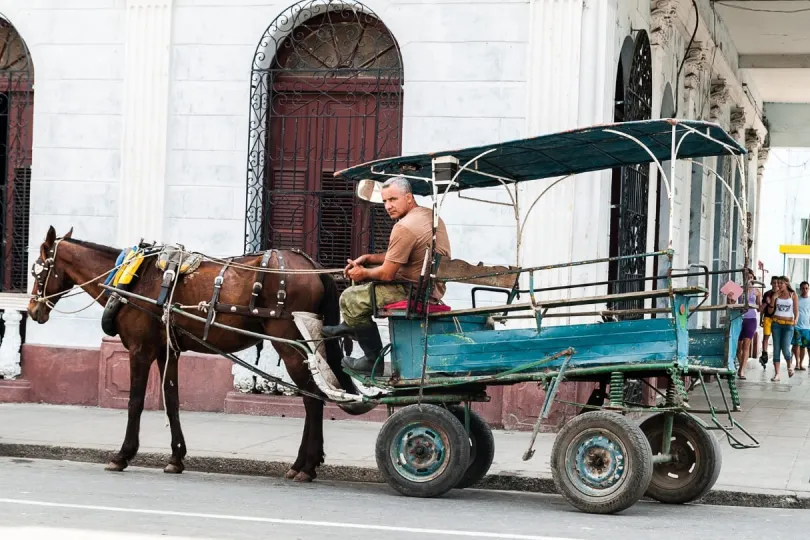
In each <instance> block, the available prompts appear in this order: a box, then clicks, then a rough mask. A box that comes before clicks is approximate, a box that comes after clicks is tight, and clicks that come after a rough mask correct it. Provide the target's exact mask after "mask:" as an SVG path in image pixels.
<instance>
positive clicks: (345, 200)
mask: <svg viewBox="0 0 810 540" xmlns="http://www.w3.org/2000/svg"><path fill="white" fill-rule="evenodd" d="M402 81H403V72H402V58H401V56H400V52H399V47H398V46H397V44H396V42H395V40H394V38H393V36H392V35H391V33H390V32H389V31H388V29H387V28H386V27H385V25H384V24H383V23H382V22H381V21H380V20H379V18H377V17H376V16H375V15H374V14H373V12H372V11H371V10H370V9H369V8H367V7H366V6H364V5H363V4H360V3H357V2H343V1H337V0H322V1H317V0H314V1H313V0H307V1H305V2H299V3H297V4H295V5H293V6H292V7H290V8H288V9H287V10H286V11H285V12H284V13H283V14H281V15H280V16H279V17H278V18H277V19H276V20H275V21H273V23H272V24H271V25H270V26H269V27H268V29H267V30H266V31H265V33H264V36H263V37H262V39H261V41H260V43H259V46H258V48H257V50H256V56H255V58H254V62H253V68H252V72H251V99H250V138H249V142H250V147H249V152H248V178H247V216H246V226H245V249H246V251H256V250H259V249H268V248H271V247H272V248H292V247H295V248H299V249H302V250H303V251H305V252H306V253H308V254H310V255H311V256H312V257H313V258H315V259H316V260H317V261H319V262H320V263H322V264H324V265H326V266H330V267H335V266H337V267H342V266H344V265H345V263H346V259H347V258H349V257H355V256H357V255H360V254H361V253H365V252H374V251H382V250H384V249H385V247H386V246H387V242H388V235H389V233H390V230H391V227H392V226H393V222H392V221H391V220H390V218H389V217H388V215H387V214H386V213H385V211H384V209H383V208H382V207H380V206H372V205H369V204H368V203H366V202H364V201H360V200H359V199H357V197H355V196H354V190H353V187H354V186H353V185H352V184H351V183H350V182H347V181H345V180H340V179H336V178H334V176H333V173H334V172H335V171H336V170H340V169H343V168H346V167H350V166H352V165H356V164H359V163H363V162H366V161H371V160H373V159H378V158H382V157H389V156H395V155H399V154H400V153H401V136H402V93H403V92H402Z"/></svg>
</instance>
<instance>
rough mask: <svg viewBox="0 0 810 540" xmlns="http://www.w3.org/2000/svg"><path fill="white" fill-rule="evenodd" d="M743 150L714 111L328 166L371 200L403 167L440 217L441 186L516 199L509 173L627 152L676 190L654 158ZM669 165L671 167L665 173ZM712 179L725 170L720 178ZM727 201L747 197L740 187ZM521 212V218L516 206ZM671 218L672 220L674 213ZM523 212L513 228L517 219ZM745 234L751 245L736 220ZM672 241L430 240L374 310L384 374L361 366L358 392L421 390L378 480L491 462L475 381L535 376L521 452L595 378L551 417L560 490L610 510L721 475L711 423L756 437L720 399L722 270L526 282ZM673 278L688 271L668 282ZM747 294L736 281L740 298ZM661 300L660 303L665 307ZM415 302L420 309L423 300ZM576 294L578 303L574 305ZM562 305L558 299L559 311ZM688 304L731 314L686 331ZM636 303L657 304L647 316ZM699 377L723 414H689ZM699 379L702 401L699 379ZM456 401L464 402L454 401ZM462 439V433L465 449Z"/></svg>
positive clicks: (732, 335)
mask: <svg viewBox="0 0 810 540" xmlns="http://www.w3.org/2000/svg"><path fill="white" fill-rule="evenodd" d="M744 153H745V150H744V149H743V148H741V147H740V146H739V145H738V144H737V143H736V142H735V141H734V140H733V139H731V138H730V137H729V136H728V135H727V134H726V133H725V132H723V131H722V129H720V128H719V127H718V126H716V125H714V124H708V123H703V122H688V121H686V122H682V121H675V120H662V121H649V122H630V123H623V124H617V125H611V126H601V127H593V128H587V129H580V130H576V131H573V132H569V133H563V134H557V135H549V136H544V137H538V138H534V139H528V140H524V141H515V142H508V143H503V144H497V145H491V146H485V147H480V148H471V149H463V150H458V151H448V152H440V153H436V154H431V155H420V156H403V157H398V158H392V159H384V160H380V161H376V162H373V163H369V164H365V165H360V166H358V167H354V168H351V169H348V170H345V171H341V172H339V173H336V174H337V175H339V176H341V177H344V178H348V179H352V180H356V181H358V182H359V186H358V194H359V195H360V196H365V197H366V198H368V197H369V195H371V196H373V194H374V189H375V188H374V186H373V184H372V182H374V181H377V180H384V179H386V178H387V177H392V176H399V175H403V176H405V177H407V178H408V179H409V180H410V181H411V183H412V185H413V190H414V192H415V193H416V194H418V195H425V196H429V197H430V198H431V200H432V203H433V209H434V216H438V215H439V212H440V210H441V207H442V204H443V202H444V198H445V197H446V196H447V195H448V193H450V192H454V191H459V192H460V191H463V190H467V189H471V188H482V187H492V186H500V187H503V188H504V189H506V190H507V191H508V192H509V193H510V197H511V198H512V201H517V198H518V194H517V185H518V184H520V183H521V182H524V181H531V180H538V179H543V178H553V177H562V178H561V179H565V178H567V177H569V176H571V175H574V174H577V173H582V172H587V171H594V170H599V169H608V168H611V167H616V166H619V165H627V164H640V163H650V162H652V163H654V164H655V165H657V166H658V169H659V174H661V175H663V178H664V183H663V185H666V186H667V192H668V194H669V192H670V191H671V188H670V184H669V182H667V181H666V177H667V175H666V173H665V171H664V170H663V169H662V168H661V161H664V160H669V161H670V163H671V164H672V169H671V170H672V171H674V163H675V162H676V160H677V159H694V158H699V157H707V156H718V155H731V156H735V157H736V156H741V155H742V154H744ZM741 164H742V163H741V160H740V165H741ZM669 176H670V180H672V179H674V175H673V174H670V175H669ZM719 181H721V182H724V184H725V181H724V180H723V179H722V178H721V179H719ZM555 183H556V182H555ZM553 185H554V184H552V186H553ZM726 187H728V186H727V184H726ZM744 191H745V190H744V189H743V193H744ZM732 196H733V193H732ZM737 204H738V205H739V206H740V208H741V210H742V209H743V207H744V206H745V204H746V203H745V198H744V196H743V198H742V202H741V203H739V202H738V203H737ZM671 208H673V205H672V204H670V209H671ZM530 210H531V209H530ZM741 214H742V215H745V212H741ZM516 215H518V220H520V219H521V217H522V219H523V220H524V222H525V215H524V216H519V214H518V213H517V212H516ZM669 223H670V224H672V223H673V220H672V216H670V220H669ZM519 224H520V222H519V221H518V227H517V229H518V234H520V232H521V229H522V227H520V226H519ZM743 226H745V224H743ZM669 238H672V234H671V231H670V235H669ZM743 238H744V240H743V242H744V244H745V245H746V246H747V233H744V237H743ZM518 242H520V240H519V241H518ZM746 249H747V247H746ZM673 255H674V252H673V251H672V250H671V249H669V250H666V251H662V252H656V253H646V254H642V255H631V256H626V257H614V258H609V259H596V260H590V261H580V262H576V263H565V264H560V265H548V266H543V267H533V268H517V267H485V266H482V265H477V266H473V265H470V264H467V263H465V262H464V261H458V260H448V261H445V260H442V259H441V257H440V256H438V255H435V254H432V253H431V254H430V259H429V263H428V264H426V267H427V268H428V269H429V270H430V271H429V272H424V276H423V281H420V283H418V284H416V285H414V286H412V288H411V295H410V298H411V301H410V303H406V304H405V305H404V306H400V307H399V308H398V309H391V308H383V309H382V310H380V311H379V312H377V313H376V315H377V316H378V317H386V318H388V323H389V332H390V341H391V345H390V351H389V352H390V364H391V376H390V377H388V378H384V379H382V380H374V379H372V378H368V377H364V378H362V381H363V383H364V384H365V385H366V386H370V387H373V388H376V389H380V390H384V393H380V394H378V395H376V396H372V397H365V398H364V399H365V400H367V401H376V402H379V403H384V404H388V405H406V404H411V403H421V404H422V405H409V406H406V407H404V408H401V409H399V410H397V411H396V412H393V414H391V416H390V417H389V419H388V421H387V422H386V423H385V425H384V426H383V428H382V430H381V432H380V434H379V437H378V440H377V450H376V455H377V463H378V466H379V468H380V471H381V473H382V474H383V476H384V477H385V479H386V481H387V482H388V483H389V484H390V485H391V486H392V487H394V488H395V489H396V490H398V491H400V492H401V493H404V494H406V495H416V496H435V495H439V494H442V493H444V492H446V491H448V490H449V489H452V488H454V487H465V486H470V485H473V484H475V483H476V482H477V481H479V480H480V479H481V478H482V477H483V476H484V475H485V474H486V472H487V470H488V468H489V466H490V464H491V462H492V457H493V450H494V449H493V438H492V435H491V433H490V432H489V428H488V427H487V424H486V423H485V422H484V421H483V420H482V419H481V418H480V417H479V416H478V415H477V414H476V413H475V412H473V411H471V410H470V408H469V403H470V402H475V401H486V400H488V397H487V394H486V388H487V387H488V386H494V385H505V384H515V383H520V382H536V383H539V384H540V385H541V386H542V387H543V388H544V390H545V398H544V403H543V404H542V407H541V409H540V410H539V411H538V415H537V416H538V419H537V424H536V425H535V429H534V432H533V435H532V443H531V444H530V445H529V450H527V452H526V454H525V455H524V459H529V458H530V457H531V456H532V454H533V450H531V446H532V444H533V443H534V438H535V436H536V434H537V433H538V431H539V428H540V423H541V421H542V420H543V419H544V418H546V417H547V416H548V414H549V412H550V409H551V405H552V403H553V401H554V399H555V396H556V394H557V389H558V387H559V384H560V383H561V382H562V381H583V382H593V383H595V388H594V390H593V392H592V394H591V397H590V399H589V400H588V402H587V403H582V404H576V405H578V406H579V408H580V410H581V414H579V415H577V416H576V417H575V418H574V419H572V420H571V421H569V422H567V423H566V424H565V425H564V426H563V427H562V429H561V431H560V432H559V434H558V435H557V438H556V442H555V444H554V448H553V450H552V456H551V469H552V473H553V477H554V481H555V484H556V486H557V488H558V490H559V491H560V492H561V493H562V494H563V495H564V496H565V498H566V499H567V500H568V501H570V502H571V503H572V504H573V505H574V506H576V507H577V508H580V509H582V510H585V511H589V512H616V511H620V510H623V509H625V508H627V507H629V506H631V505H632V504H634V503H635V502H636V501H637V500H638V499H639V498H640V497H641V496H642V495H644V494H645V493H647V494H648V495H650V496H651V497H653V498H655V499H657V500H660V501H662V502H671V503H683V502H688V501H692V500H695V499H697V498H700V497H701V496H703V495H704V494H705V493H706V492H707V491H708V490H709V489H710V488H711V487H712V485H713V484H714V483H715V481H716V480H717V477H718V474H719V471H720V464H721V459H722V456H721V452H720V448H719V445H718V443H717V440H716V439H715V437H714V436H712V435H711V434H710V433H709V431H708V430H710V429H719V430H722V431H724V432H725V434H726V435H727V436H728V438H729V441H730V442H731V443H732V445H733V446H735V447H738V448H741V447H750V446H755V445H756V444H757V443H756V441H755V440H753V439H751V440H752V441H753V444H750V445H745V444H744V443H742V442H741V441H740V440H739V439H738V438H737V437H736V436H735V434H734V433H735V429H736V430H737V431H742V432H743V433H745V435H747V436H748V434H747V432H745V431H744V430H743V429H742V428H741V427H740V426H739V425H738V424H736V423H735V422H734V420H733V418H731V411H732V410H734V409H736V408H738V407H739V405H740V403H739V397H738V395H737V393H736V388H735V385H734V378H735V377H734V374H735V356H736V353H737V340H738V337H739V335H740V329H741V315H742V312H743V311H744V310H745V309H747V308H746V306H729V305H725V303H723V304H721V305H705V304H707V302H706V300H707V299H708V298H709V285H710V284H709V279H710V275H712V274H720V272H710V271H709V269H708V268H705V267H703V269H702V270H700V271H695V272H690V271H689V270H685V271H682V272H681V273H680V274H679V273H678V272H676V271H673V270H669V271H668V273H667V275H666V276H662V277H663V278H664V280H662V281H665V283H666V285H665V286H664V287H660V288H656V287H655V285H656V284H657V282H656V280H643V281H642V282H641V283H638V282H637V283H630V284H626V285H629V286H625V287H624V288H623V290H624V291H626V292H620V293H617V292H612V289H614V290H615V289H616V288H618V287H615V285H616V283H611V282H599V283H595V284H594V283H574V284H570V285H567V286H556V287H550V288H546V289H542V288H538V287H536V286H535V283H536V282H537V277H538V276H539V275H540V274H542V273H543V272H546V271H551V270H555V269H560V268H566V267H568V268H570V267H575V266H583V265H597V264H605V263H611V262H628V261H631V260H633V259H636V260H637V261H636V262H641V263H642V264H643V262H644V260H645V259H647V258H664V259H666V261H667V263H668V264H667V267H668V268H671V267H672V262H673ZM745 266H747V258H746V264H745ZM691 268H697V266H694V265H693V266H692V267H691ZM724 273H725V274H726V275H731V274H732V272H724ZM521 278H523V283H524V285H523V288H521ZM679 279H680V280H684V279H685V280H687V281H688V282H689V284H687V285H686V286H682V287H677V286H675V285H674V283H675V282H676V281H678V280H679ZM435 280H440V281H445V282H451V281H455V282H461V283H467V284H473V285H475V287H473V288H472V291H471V294H472V305H473V307H472V308H468V309H458V310H453V309H448V308H446V306H435V305H431V304H429V303H427V300H428V296H427V295H426V291H430V290H432V282H433V281H435ZM701 280H702V281H703V283H702V284H701ZM645 281H652V282H653V287H652V288H650V287H645V283H644V282H645ZM594 285H597V286H600V285H601V286H605V287H604V288H606V289H607V291H608V292H609V294H601V295H597V296H572V297H570V298H562V299H551V300H544V299H541V298H540V296H541V295H542V294H543V293H544V292H547V291H549V290H555V291H559V290H561V289H568V290H570V291H575V290H582V289H584V288H586V287H593V286H594ZM747 286H748V285H747V284H746V288H747ZM482 292H485V293H501V294H503V296H504V298H505V302H504V303H502V304H500V305H487V306H484V307H480V306H479V307H476V295H477V294H480V293H482ZM519 296H528V298H527V301H524V302H520V301H518V297H519ZM747 297H748V295H747V290H746V294H745V295H744V296H743V298H747ZM661 300H664V303H665V305H666V307H660V306H661ZM644 302H649V303H650V306H649V307H646V308H644V307H635V308H633V306H632V305H631V309H628V308H626V307H624V306H626V305H627V304H628V303H629V304H633V305H635V306H643V304H644ZM372 303H374V302H372ZM709 304H711V302H709ZM423 305H428V309H427V310H425V309H422V306H423ZM574 307H576V309H578V310H579V311H575V312H571V311H570V308H574ZM623 307H624V308H623ZM563 308H566V309H568V310H569V311H565V312H563V313H559V311H560V310H561V309H563ZM583 309H584V311H582V310H583ZM698 310H703V311H711V310H719V311H722V312H723V313H724V314H725V317H724V318H725V320H726V321H728V322H727V324H725V325H724V326H723V327H717V328H705V329H692V330H690V329H689V324H688V323H689V319H690V317H692V316H693V315H694V313H696V312H697V311H698ZM558 313H559V315H561V316H564V317H567V318H571V319H577V318H579V320H582V319H583V318H585V319H586V320H588V319H590V320H591V321H593V319H594V318H595V317H600V318H601V319H602V320H598V321H596V322H583V323H580V324H568V325H556V326H555V325H548V321H549V320H550V319H551V318H552V317H554V316H555V315H557V314H558ZM647 314H649V315H653V317H651V318H644V315H647ZM526 319H529V320H533V324H532V326H531V327H529V328H519V327H514V326H512V327H510V326H509V325H510V324H513V323H514V322H515V320H526ZM378 361H382V358H380V359H379V360H378ZM708 376H713V377H708ZM652 377H657V378H659V380H666V385H665V386H666V390H665V391H663V392H661V391H659V390H658V389H657V388H653V387H652V386H650V388H651V389H653V390H654V391H655V392H657V393H658V394H659V396H660V399H658V400H657V403H656V404H652V405H651V404H643V403H635V402H628V397H627V395H626V393H625V392H624V389H625V381H626V379H630V378H632V379H635V380H641V381H642V382H645V383H646V380H647V379H649V378H652ZM707 378H713V379H715V380H716V381H717V382H718V383H720V381H724V382H726V383H727V384H728V387H729V391H730V403H729V402H725V394H724V393H723V394H722V395H723V399H724V407H723V408H722V409H721V410H723V411H727V412H728V414H729V420H730V421H729V423H728V425H724V424H723V423H721V422H720V421H719V419H718V418H717V416H716V414H717V410H716V409H714V408H713V407H710V409H709V410H708V411H703V412H706V413H708V414H710V416H711V420H710V421H709V422H710V423H708V424H707V423H706V422H705V421H703V420H702V419H700V418H699V417H697V416H695V413H696V412H699V411H691V412H690V408H689V405H688V402H687V401H688V394H687V386H691V385H690V383H694V382H695V381H700V382H705V381H706V380H707ZM648 386H649V385H648ZM701 388H703V390H704V395H705V397H706V399H707V400H709V394H708V393H707V392H706V389H705V388H706V387H705V384H704V385H701ZM720 391H721V392H723V387H722V384H721V385H720ZM459 403H466V404H467V406H466V407H460V406H458V405H457V404H459ZM709 403H711V401H710V400H709ZM630 412H638V413H650V412H653V413H655V414H654V415H653V416H650V417H648V418H647V419H646V420H645V421H644V422H643V423H642V424H641V425H640V426H639V425H636V424H635V423H633V422H631V421H630V420H628V418H627V416H626V413H630ZM749 437H750V436H749ZM468 438H469V440H470V441H471V443H472V445H471V451H470V452H468V448H469V447H470V442H468ZM468 454H469V455H468Z"/></svg>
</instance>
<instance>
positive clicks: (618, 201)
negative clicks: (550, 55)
mask: <svg viewBox="0 0 810 540" xmlns="http://www.w3.org/2000/svg"><path fill="white" fill-rule="evenodd" d="M631 43H632V49H631V48H630V44H631ZM630 50H632V56H630V55H629V54H628V53H629V51H630ZM628 57H629V61H628ZM651 117H652V51H651V49H650V41H649V38H648V37H647V33H646V32H644V31H643V30H642V31H639V32H638V36H637V37H636V39H635V41H632V40H629V38H628V40H626V41H625V45H624V46H623V48H622V54H621V57H620V59H619V66H618V71H617V74H616V90H615V106H614V120H615V121H616V122H623V121H631V120H648V119H650V118H651ZM649 172H650V167H649V165H632V166H627V167H622V168H619V169H614V170H613V180H612V184H611V210H610V256H611V257H621V256H627V255H638V254H641V253H645V252H646V251H647V249H646V248H647V213H648V210H647V204H648V198H649ZM645 265H646V261H645V260H644V259H631V260H624V261H615V262H611V263H610V264H609V265H608V278H609V279H610V280H611V281H612V282H613V283H612V284H611V286H610V293H624V292H633V291H640V290H644V284H645V282H644V277H645ZM611 307H612V308H613V309H639V308H641V307H643V301H621V302H614V303H613V304H612V305H611ZM625 318H640V316H627V317H625Z"/></svg>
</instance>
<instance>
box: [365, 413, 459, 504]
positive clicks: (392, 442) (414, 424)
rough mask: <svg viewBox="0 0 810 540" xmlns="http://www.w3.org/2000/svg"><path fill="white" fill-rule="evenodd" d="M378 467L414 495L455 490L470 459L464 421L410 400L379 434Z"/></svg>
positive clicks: (387, 478) (390, 480) (405, 492)
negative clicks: (412, 403) (410, 402)
mask: <svg viewBox="0 0 810 540" xmlns="http://www.w3.org/2000/svg"><path fill="white" fill-rule="evenodd" d="M376 457H377V466H378V467H379V469H380V473H381V474H382V476H383V478H384V479H385V481H386V483H388V485H390V486H391V487H392V488H394V489H395V490H397V491H399V492H400V493H402V494H403V495H407V496H409V497H437V496H439V495H442V494H444V493H447V492H448V491H450V490H451V489H453V488H454V487H455V486H456V485H457V484H458V483H459V482H460V481H461V479H462V477H463V476H464V474H465V472H466V471H467V466H468V465H469V462H470V441H469V438H468V437H467V431H466V430H465V429H464V424H462V423H461V422H459V421H458V419H457V418H456V417H455V416H453V414H452V413H451V412H449V411H448V410H447V409H444V408H442V407H438V406H436V405H409V406H407V407H404V408H402V409H400V410H398V411H397V412H395V413H394V414H392V415H391V416H390V417H389V418H388V420H386V422H385V424H383V427H382V429H381V430H380V434H379V435H378V436H377V448H376Z"/></svg>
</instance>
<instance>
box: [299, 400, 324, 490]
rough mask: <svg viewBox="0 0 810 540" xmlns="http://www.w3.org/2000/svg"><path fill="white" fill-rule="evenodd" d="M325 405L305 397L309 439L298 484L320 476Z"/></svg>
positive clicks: (306, 441)
mask: <svg viewBox="0 0 810 540" xmlns="http://www.w3.org/2000/svg"><path fill="white" fill-rule="evenodd" d="M310 386H314V385H310ZM310 391H312V390H310ZM323 405H324V403H323V401H321V400H319V399H315V398H311V397H308V396H304V409H306V411H307V420H306V421H307V426H308V427H309V429H308V430H307V431H308V433H307V435H308V437H307V438H306V440H305V441H303V442H304V443H305V444H306V450H305V461H304V466H303V467H302V468H301V472H299V473H298V474H297V475H296V476H295V480H296V481H297V482H312V480H314V479H315V478H316V477H317V476H318V472H317V468H318V467H320V465H321V464H322V463H323V459H324V452H323Z"/></svg>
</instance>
